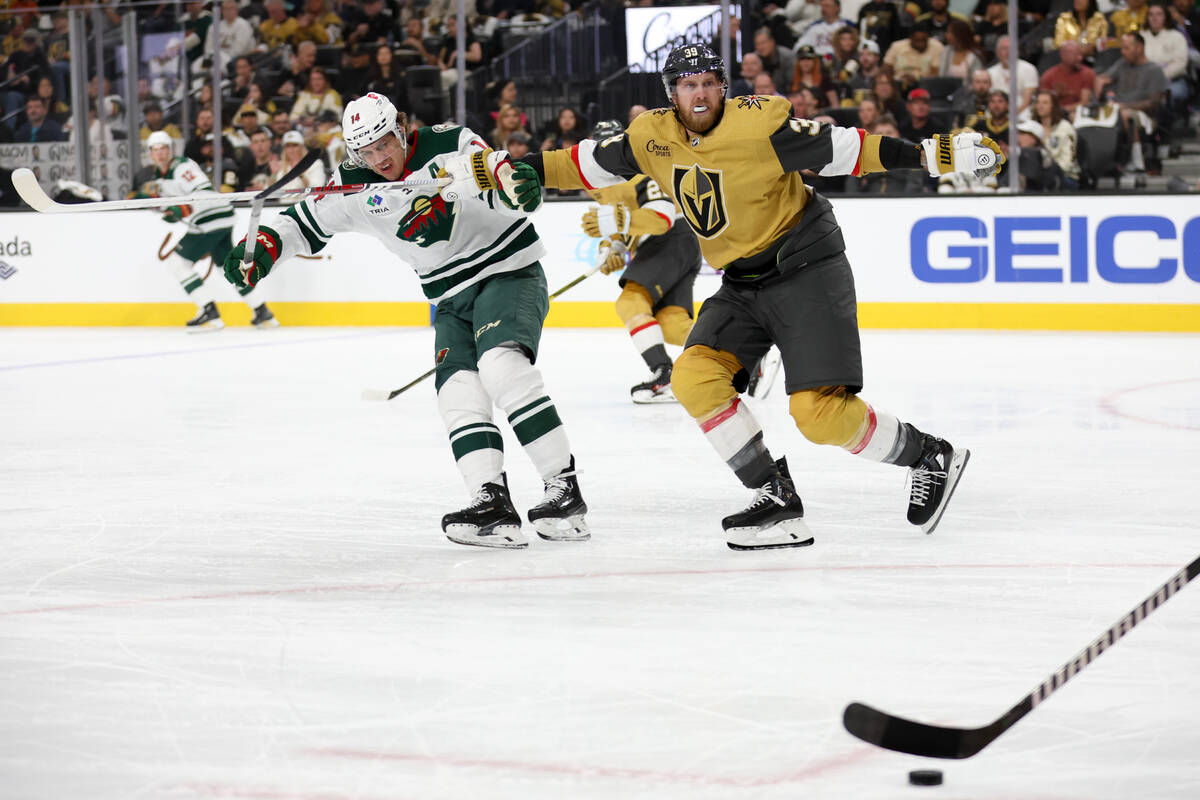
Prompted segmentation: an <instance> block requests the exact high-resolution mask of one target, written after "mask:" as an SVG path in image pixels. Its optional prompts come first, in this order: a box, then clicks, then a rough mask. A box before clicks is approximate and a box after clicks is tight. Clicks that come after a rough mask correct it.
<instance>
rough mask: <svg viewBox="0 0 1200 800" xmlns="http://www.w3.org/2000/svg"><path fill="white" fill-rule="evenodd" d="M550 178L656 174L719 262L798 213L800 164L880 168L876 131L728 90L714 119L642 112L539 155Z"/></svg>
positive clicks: (608, 181)
mask: <svg viewBox="0 0 1200 800" xmlns="http://www.w3.org/2000/svg"><path fill="white" fill-rule="evenodd" d="M543 168H544V171H545V175H546V185H547V186H550V187H559V188H580V187H582V188H586V189H597V188H600V187H604V186H612V185H614V184H617V183H620V182H622V181H623V180H624V179H626V178H629V177H631V176H633V175H636V174H638V173H644V174H646V175H648V176H650V177H651V178H653V179H654V180H655V181H656V182H657V183H658V185H659V186H660V187H661V188H662V190H663V191H664V192H665V193H666V194H667V195H669V196H670V197H671V199H672V200H674V201H675V204H676V206H677V208H678V209H679V211H680V213H681V214H682V216H683V218H684V219H685V220H687V223H688V225H689V226H690V227H691V228H692V229H693V230H694V231H695V232H696V235H697V236H698V237H699V240H700V248H701V250H702V251H703V252H704V256H705V258H706V259H707V261H708V263H710V264H712V265H714V266H717V267H724V266H725V265H727V264H729V263H730V262H732V261H736V260H737V259H740V258H745V257H747V256H751V255H754V254H755V253H758V252H760V251H762V250H765V249H766V248H767V247H768V246H769V245H770V244H771V243H772V242H773V241H775V240H776V239H777V238H779V236H781V235H782V234H783V233H784V232H786V231H787V230H788V229H790V228H791V227H792V226H793V225H795V224H796V222H797V221H799V219H800V215H801V214H802V213H803V212H804V207H805V204H806V203H807V202H808V197H809V193H808V189H807V188H806V187H805V185H804V181H803V179H802V178H801V176H800V174H799V172H800V170H804V169H812V170H815V171H817V172H819V173H820V174H822V175H859V174H865V173H867V172H878V171H881V170H883V166H882V164H880V162H879V137H878V136H870V135H867V134H865V133H864V132H863V131H862V130H861V129H858V128H841V127H838V126H835V125H825V124H822V123H819V122H815V121H813V120H808V119H798V118H795V117H793V116H792V106H791V104H790V103H789V102H788V101H787V100H785V99H784V98H782V97H758V96H753V95H751V96H746V97H734V98H729V99H727V100H726V101H725V111H724V114H723V116H722V118H721V121H720V123H718V124H717V125H716V127H714V128H713V129H712V130H710V131H709V132H708V133H707V134H704V135H695V136H693V135H691V134H689V132H688V131H687V130H686V129H685V128H684V127H683V125H682V124H681V123H680V122H679V120H678V119H677V117H676V116H675V112H674V110H673V109H669V108H660V109H656V110H654V111H650V112H647V113H644V114H642V115H641V116H639V117H638V118H637V119H635V120H634V121H633V122H632V123H631V124H630V126H629V129H628V130H627V131H626V132H625V133H623V134H619V135H617V136H612V137H609V138H608V139H605V140H603V141H601V142H593V141H591V140H588V141H585V142H581V143H580V144H578V145H576V146H575V147H574V148H572V149H571V150H560V151H549V152H546V153H544V154H543Z"/></svg>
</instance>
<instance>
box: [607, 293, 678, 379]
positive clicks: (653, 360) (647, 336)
mask: <svg viewBox="0 0 1200 800" xmlns="http://www.w3.org/2000/svg"><path fill="white" fill-rule="evenodd" d="M616 307H617V316H618V317H620V318H621V321H622V322H624V323H625V329H626V330H628V331H629V337H630V339H632V340H633V347H634V349H635V350H637V351H638V353H640V354H641V356H642V360H643V361H645V362H646V366H648V367H649V368H650V369H651V371H653V370H656V369H657V368H658V367H660V366H663V365H664V364H670V363H671V357H670V356H668V355H667V348H666V347H665V346H664V345H665V344H666V341H665V339H663V330H662V326H661V325H659V324H658V320H656V319H655V318H654V316H653V314H652V313H651V309H652V306H651V303H650V293H649V292H648V291H646V289H645V287H643V286H640V285H638V284H636V283H634V282H632V281H629V282H627V283H626V284H625V288H623V289H622V290H621V295H620V296H619V297H618V298H617V304H616Z"/></svg>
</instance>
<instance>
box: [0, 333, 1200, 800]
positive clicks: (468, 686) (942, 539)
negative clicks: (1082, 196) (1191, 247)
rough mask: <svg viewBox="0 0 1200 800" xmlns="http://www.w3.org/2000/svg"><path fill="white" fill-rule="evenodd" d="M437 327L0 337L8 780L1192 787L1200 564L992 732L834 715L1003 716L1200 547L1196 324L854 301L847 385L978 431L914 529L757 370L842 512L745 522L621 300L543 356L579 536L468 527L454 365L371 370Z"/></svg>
mask: <svg viewBox="0 0 1200 800" xmlns="http://www.w3.org/2000/svg"><path fill="white" fill-rule="evenodd" d="M431 351H432V332H431V330H429V329H356V330H352V329H345V330H334V329H300V328H294V329H288V328H282V329H279V330H277V331H269V332H260V331H252V330H245V329H234V328H230V329H226V330H224V331H222V332H219V333H216V334H212V335H206V336H192V337H189V336H186V335H185V334H184V333H183V332H182V330H175V329H171V330H167V329H142V330H122V329H103V330H83V329H39V330H22V329H11V328H10V329H0V409H2V416H0V532H2V536H3V538H2V539H0V542H2V549H0V797H3V798H5V800H63V799H64V798H67V799H72V800H73V799H74V798H88V799H89V800H107V799H108V798H184V799H185V800H190V799H191V798H233V799H237V800H241V799H243V798H245V799H246V800H343V799H346V800H348V799H349V798H358V799H361V800H385V799H387V800H401V799H404V798H573V799H575V798H578V799H579V800H591V799H592V798H604V799H605V800H607V799H608V798H660V797H680V798H689V800H693V799H695V800H704V799H706V798H798V797H805V798H855V799H856V800H858V799H860V798H862V799H866V798H923V797H929V798H934V797H937V798H944V799H945V798H972V799H973V800H990V799H992V798H1025V799H1036V800H1051V799H1053V800H1067V798H1081V799H1082V798H1122V799H1124V798H1197V797H1200V586H1190V587H1188V588H1186V589H1184V590H1183V592H1182V593H1181V594H1180V595H1179V596H1178V597H1176V598H1174V599H1172V600H1171V601H1170V602H1169V603H1167V604H1166V605H1165V606H1164V607H1163V608H1162V609H1160V610H1159V611H1157V612H1156V613H1155V614H1154V615H1152V616H1151V617H1150V618H1149V619H1147V620H1146V621H1145V622H1144V623H1142V625H1140V626H1139V627H1138V628H1137V629H1136V630H1135V631H1133V632H1132V633H1131V634H1130V635H1129V636H1128V637H1127V638H1126V639H1125V640H1124V641H1122V642H1121V643H1120V644H1119V645H1118V646H1116V647H1115V648H1114V649H1113V650H1111V651H1110V652H1108V653H1106V654H1104V656H1103V657H1102V658H1101V659H1099V660H1098V661H1097V662H1095V663H1094V664H1092V665H1091V666H1090V667H1088V668H1087V669H1086V670H1085V671H1084V672H1083V673H1082V674H1081V675H1079V676H1078V677H1077V678H1075V679H1074V680H1073V681H1072V682H1071V683H1070V684H1068V685H1067V686H1066V687H1064V688H1063V689H1061V690H1060V691H1059V692H1057V693H1055V695H1054V696H1053V697H1052V698H1050V699H1049V700H1048V701H1047V702H1046V703H1045V704H1044V705H1042V706H1039V707H1038V708H1036V709H1035V710H1034V711H1033V712H1032V713H1031V714H1030V715H1029V716H1028V717H1026V718H1025V719H1024V720H1022V721H1021V722H1019V723H1018V724H1017V725H1016V726H1015V727H1014V728H1013V729H1012V730H1011V731H1009V732H1008V733H1006V734H1005V735H1003V736H1001V737H1000V738H999V739H998V740H997V741H996V742H995V743H993V744H992V745H991V746H989V747H988V748H986V749H985V750H984V751H983V752H982V753H980V754H979V755H977V756H975V757H973V758H971V759H969V760H966V761H961V762H933V761H929V760H922V759H918V758H913V757H910V756H903V755H899V754H895V753H891V752H888V751H883V750H879V749H877V748H873V747H871V746H869V745H866V744H864V743H862V742H860V741H858V740H857V739H854V738H852V737H851V736H850V735H849V734H847V733H846V732H845V731H844V730H843V728H842V725H841V713H842V709H843V708H844V706H845V705H846V704H847V703H848V702H850V701H855V700H857V701H862V702H866V703H869V704H871V705H875V706H878V707H880V708H882V709H884V710H887V711H890V712H892V713H896V714H901V715H904V716H908V717H912V718H916V719H921V720H924V721H930V722H937V723H942V724H953V725H961V726H976V725H982V724H985V723H987V722H990V721H991V720H993V719H994V718H996V717H998V716H999V715H1000V714H1001V713H1002V712H1003V711H1005V710H1007V709H1008V708H1009V706H1011V705H1012V704H1014V703H1016V702H1017V701H1018V700H1020V699H1021V698H1022V697H1023V696H1024V695H1025V694H1027V693H1028V692H1029V691H1031V690H1032V689H1033V688H1034V687H1035V686H1036V685H1037V684H1038V683H1040V682H1041V681H1042V680H1043V679H1045V678H1046V677H1047V676H1049V675H1050V673H1051V672H1053V671H1054V670H1055V669H1057V668H1058V667H1059V666H1060V665H1062V664H1063V663H1064V662H1066V661H1067V660H1068V659H1070V658H1071V657H1072V656H1074V655H1075V654H1076V652H1077V651H1078V650H1080V649H1081V648H1082V647H1084V646H1085V645H1086V644H1087V643H1088V642H1090V641H1091V640H1092V639H1093V638H1094V637H1096V636H1098V635H1099V634H1100V633H1102V632H1103V631H1104V630H1105V629H1106V628H1107V627H1108V626H1109V625H1111V624H1112V623H1113V622H1115V621H1116V620H1117V619H1118V618H1119V617H1121V616H1122V615H1123V614H1125V613H1126V612H1127V611H1129V610H1130V609H1132V608H1133V607H1134V606H1135V605H1136V604H1137V603H1139V602H1141V600H1142V599H1143V598H1144V597H1145V596H1146V595H1147V594H1149V593H1150V592H1151V591H1153V590H1154V589H1155V588H1157V587H1158V586H1159V585H1160V584H1161V583H1162V582H1164V581H1165V580H1166V579H1167V578H1168V577H1169V576H1170V575H1171V574H1173V573H1174V572H1175V571H1176V570H1178V569H1179V568H1180V567H1182V566H1183V565H1184V564H1186V563H1187V562H1189V561H1190V560H1192V559H1193V558H1195V557H1196V555H1197V554H1198V553H1200V535H1198V531H1200V523H1198V521H1197V520H1198V519H1200V481H1198V480H1197V477H1198V470H1197V462H1198V461H1200V337H1198V336H1194V335H1151V334H1146V335H1133V334H1065V333H1064V334H1033V333H1004V332H894V331H868V332H864V357H865V366H866V375H867V386H866V389H865V390H864V392H863V395H864V397H866V398H867V399H868V400H869V401H871V402H872V403H873V404H874V405H876V406H877V407H881V408H886V409H888V410H890V411H892V412H893V413H896V414H897V416H899V417H900V418H901V419H904V420H907V421H911V422H913V423H915V424H916V425H917V426H918V427H921V428H923V429H925V430H929V431H931V432H934V433H937V434H939V435H941V436H944V437H946V438H948V439H950V440H951V441H952V442H954V443H955V444H956V445H958V446H965V447H969V448H970V449H971V450H972V453H973V455H972V458H971V462H970V465H969V468H968V469H967V471H966V473H965V474H964V477H963V480H962V483H961V484H960V485H959V488H958V492H957V494H956V496H955V498H954V502H953V503H952V504H951V506H950V508H949V511H948V512H947V514H946V517H945V519H944V520H943V522H942V524H941V527H940V528H939V529H938V530H937V532H936V533H935V534H933V535H932V536H924V535H922V534H921V533H920V532H919V531H917V530H916V529H915V528H912V527H910V526H909V525H908V524H907V523H906V522H905V521H904V507H905V502H906V494H905V476H904V471H903V470H900V469H897V468H895V467H888V466H881V465H875V464H870V463H866V462H864V461H862V460H861V459H856V458H854V457H852V456H849V455H847V454H846V453H844V452H842V451H840V450H837V449H834V448H829V447H817V446H815V445H812V444H810V443H808V442H807V441H805V440H804V439H803V438H802V437H801V436H800V434H799V433H798V432H797V431H796V429H795V427H794V425H793V424H792V422H791V419H790V418H789V417H788V416H787V402H786V396H785V394H784V392H783V390H782V380H781V381H780V382H779V384H778V385H776V387H775V390H774V391H773V392H772V395H771V396H770V397H769V398H767V399H766V400H764V401H751V402H752V403H753V408H754V409H755V411H756V413H758V415H759V417H760V420H761V421H762V423H763V425H764V427H765V429H766V432H767V443H768V444H769V445H770V447H771V449H772V451H773V453H774V454H776V455H777V456H779V455H785V454H786V455H787V456H788V459H789V462H790V465H791V470H792V474H793V475H794V476H795V477H796V482H797V485H798V488H799V490H800V492H801V494H802V496H803V498H804V501H805V504H806V508H807V511H808V521H809V524H810V526H811V528H812V530H813V531H814V534H815V535H816V538H817V542H816V544H815V545H814V546H813V547H809V548H803V549H797V550H783V551H768V552H759V553H736V552H733V551H731V550H729V549H728V548H727V547H726V546H725V542H724V539H723V536H722V534H721V529H720V518H721V517H722V516H723V515H725V514H728V513H730V512H732V511H734V510H737V509H739V508H741V507H742V506H743V505H745V503H746V502H747V501H748V499H749V497H750V493H749V492H747V491H746V490H744V489H742V488H741V487H740V486H739V485H738V484H737V482H736V481H735V480H734V478H733V476H732V475H731V474H730V473H729V471H728V469H727V468H726V467H725V466H724V465H723V464H722V463H721V462H720V461H719V460H718V459H717V457H716V455H715V454H714V453H713V452H712V451H711V449H710V448H709V445H708V444H707V443H706V442H705V441H704V439H703V438H702V436H701V435H700V433H699V432H698V430H697V428H696V426H695V424H694V423H693V422H692V421H691V420H690V419H689V418H687V416H686V415H685V414H684V412H683V411H682V410H681V409H680V408H679V407H678V406H650V407H634V406H632V405H631V404H630V403H629V401H628V387H629V386H630V385H631V384H632V383H635V382H637V381H639V380H641V379H642V377H643V374H644V368H643V367H642V365H641V364H640V361H639V359H638V358H637V357H636V355H635V354H634V353H633V350H632V348H631V347H630V344H629V341H628V337H627V336H626V335H625V334H624V332H623V331H621V330H619V329H604V330H590V331H587V330H566V329H550V330H547V332H546V335H545V338H544V342H543V351H542V357H541V359H540V361H539V364H540V365H541V366H542V367H543V371H544V373H545V375H546V378H547V386H548V389H549V390H550V393H551V395H552V397H553V398H554V400H555V401H556V403H557V405H558V408H559V410H560V413H561V416H562V418H563V420H564V422H565V423H566V425H567V427H568V432H569V435H570V437H571V440H572V445H573V449H574V452H575V453H576V455H577V457H578V463H579V467H580V468H581V469H582V470H583V474H582V477H581V482H582V485H583V489H584V493H585V496H586V498H587V500H588V503H589V505H590V506H591V513H590V515H589V519H590V522H591V527H592V530H593V533H594V536H593V539H592V541H590V542H587V543H581V544H565V543H549V542H544V541H541V540H539V539H536V537H535V538H534V541H533V543H532V544H531V545H530V547H529V549H528V550H524V551H494V550H475V549H469V548H464V547H461V546H457V545H454V544H452V543H450V542H448V541H447V540H446V539H445V538H444V537H443V536H442V534H441V531H440V528H439V520H440V518H441V515H442V514H443V513H444V512H446V511H449V510H453V509H457V508H459V507H461V506H462V505H463V504H464V503H465V501H466V500H467V492H466V490H465V488H464V487H463V485H462V483H461V480H460V479H459V477H458V473H457V471H456V469H455V467H454V464H453V461H452V458H451V456H450V452H449V448H448V446H447V444H446V435H445V431H444V429H443V428H442V426H441V423H440V420H439V418H438V416H437V411H436V404H435V402H434V394H433V386H432V381H430V382H428V383H426V384H422V385H421V386H419V387H418V388H416V389H414V390H413V391H411V392H410V393H408V394H405V395H403V396H401V397H399V398H397V399H396V400H393V401H391V402H388V403H368V402H363V401H362V400H360V398H359V394H360V392H361V390H362V389H364V388H382V389H387V388H394V387H396V386H399V385H402V384H403V383H406V382H407V381H408V380H410V379H411V378H413V377H415V376H416V375H419V374H420V373H421V372H423V371H424V370H425V369H426V368H427V367H428V365H429V364H430V359H431ZM502 427H504V426H503V425H502ZM505 434H506V442H507V446H508V447H507V450H508V457H509V478H510V483H511V485H512V487H513V493H514V497H515V500H516V502H517V505H518V507H519V508H520V509H521V510H522V511H524V510H525V509H527V508H528V507H529V506H530V505H532V504H533V503H534V502H535V501H536V500H537V499H538V498H539V497H540V492H541V489H540V482H539V481H538V480H537V478H536V476H535V475H534V473H533V471H532V469H531V467H530V465H529V462H528V461H527V460H526V458H525V457H524V454H523V453H522V452H520V449H519V447H518V446H517V445H516V443H515V440H513V439H512V438H511V432H510V431H508V430H505ZM929 767H933V768H940V769H942V770H944V772H945V779H946V782H945V785H943V786H941V787H937V788H921V787H912V786H909V785H907V783H906V776H907V772H908V771H909V770H910V769H917V768H929Z"/></svg>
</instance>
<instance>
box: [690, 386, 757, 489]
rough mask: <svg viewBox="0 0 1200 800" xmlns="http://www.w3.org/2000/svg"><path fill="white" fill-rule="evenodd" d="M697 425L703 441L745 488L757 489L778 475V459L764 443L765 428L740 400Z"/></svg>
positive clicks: (737, 399) (734, 400) (735, 399)
mask: <svg viewBox="0 0 1200 800" xmlns="http://www.w3.org/2000/svg"><path fill="white" fill-rule="evenodd" d="M697 422H699V423H700V430H701V431H703V432H704V438H706V439H708V442H709V444H711V445H712V446H713V449H714V450H716V451H717V455H718V456H720V457H721V458H722V459H723V460H724V461H725V463H726V464H728V465H729V468H730V469H732V470H733V474H734V475H737V477H738V480H740V481H741V482H742V484H743V485H744V486H746V487H748V488H751V489H756V488H758V487H759V486H762V485H763V484H764V483H766V482H767V481H768V480H769V479H770V477H771V475H773V474H774V473H775V459H773V458H771V453H770V452H769V451H768V450H767V446H766V444H764V443H763V433H762V427H761V426H760V425H759V424H758V420H757V419H755V418H754V414H752V413H750V409H749V408H747V407H746V406H745V405H743V404H742V401H741V399H740V398H737V397H735V398H734V399H733V402H731V403H729V404H728V405H727V406H725V407H724V408H722V409H719V410H718V411H716V412H715V413H713V414H712V415H710V416H709V417H708V418H706V419H702V420H697Z"/></svg>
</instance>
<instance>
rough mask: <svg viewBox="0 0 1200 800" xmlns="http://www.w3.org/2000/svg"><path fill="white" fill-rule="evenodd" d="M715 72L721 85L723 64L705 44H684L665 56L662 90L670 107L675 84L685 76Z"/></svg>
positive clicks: (673, 99) (723, 71)
mask: <svg viewBox="0 0 1200 800" xmlns="http://www.w3.org/2000/svg"><path fill="white" fill-rule="evenodd" d="M705 72H715V73H716V74H717V79H718V80H720V81H721V84H722V85H725V84H727V83H728V81H727V80H726V79H725V62H724V61H722V60H721V57H720V56H719V55H717V54H716V53H714V52H713V49H712V48H711V47H709V46H708V45H706V44H685V45H680V46H679V47H676V48H675V49H674V50H672V51H671V53H670V55H668V56H667V61H666V63H665V64H663V68H662V82H663V89H665V90H666V92H667V99H668V100H670V101H671V103H672V105H673V104H674V103H675V84H676V83H678V81H679V79H680V78H682V77H685V76H687V75H700V74H702V73H705Z"/></svg>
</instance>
